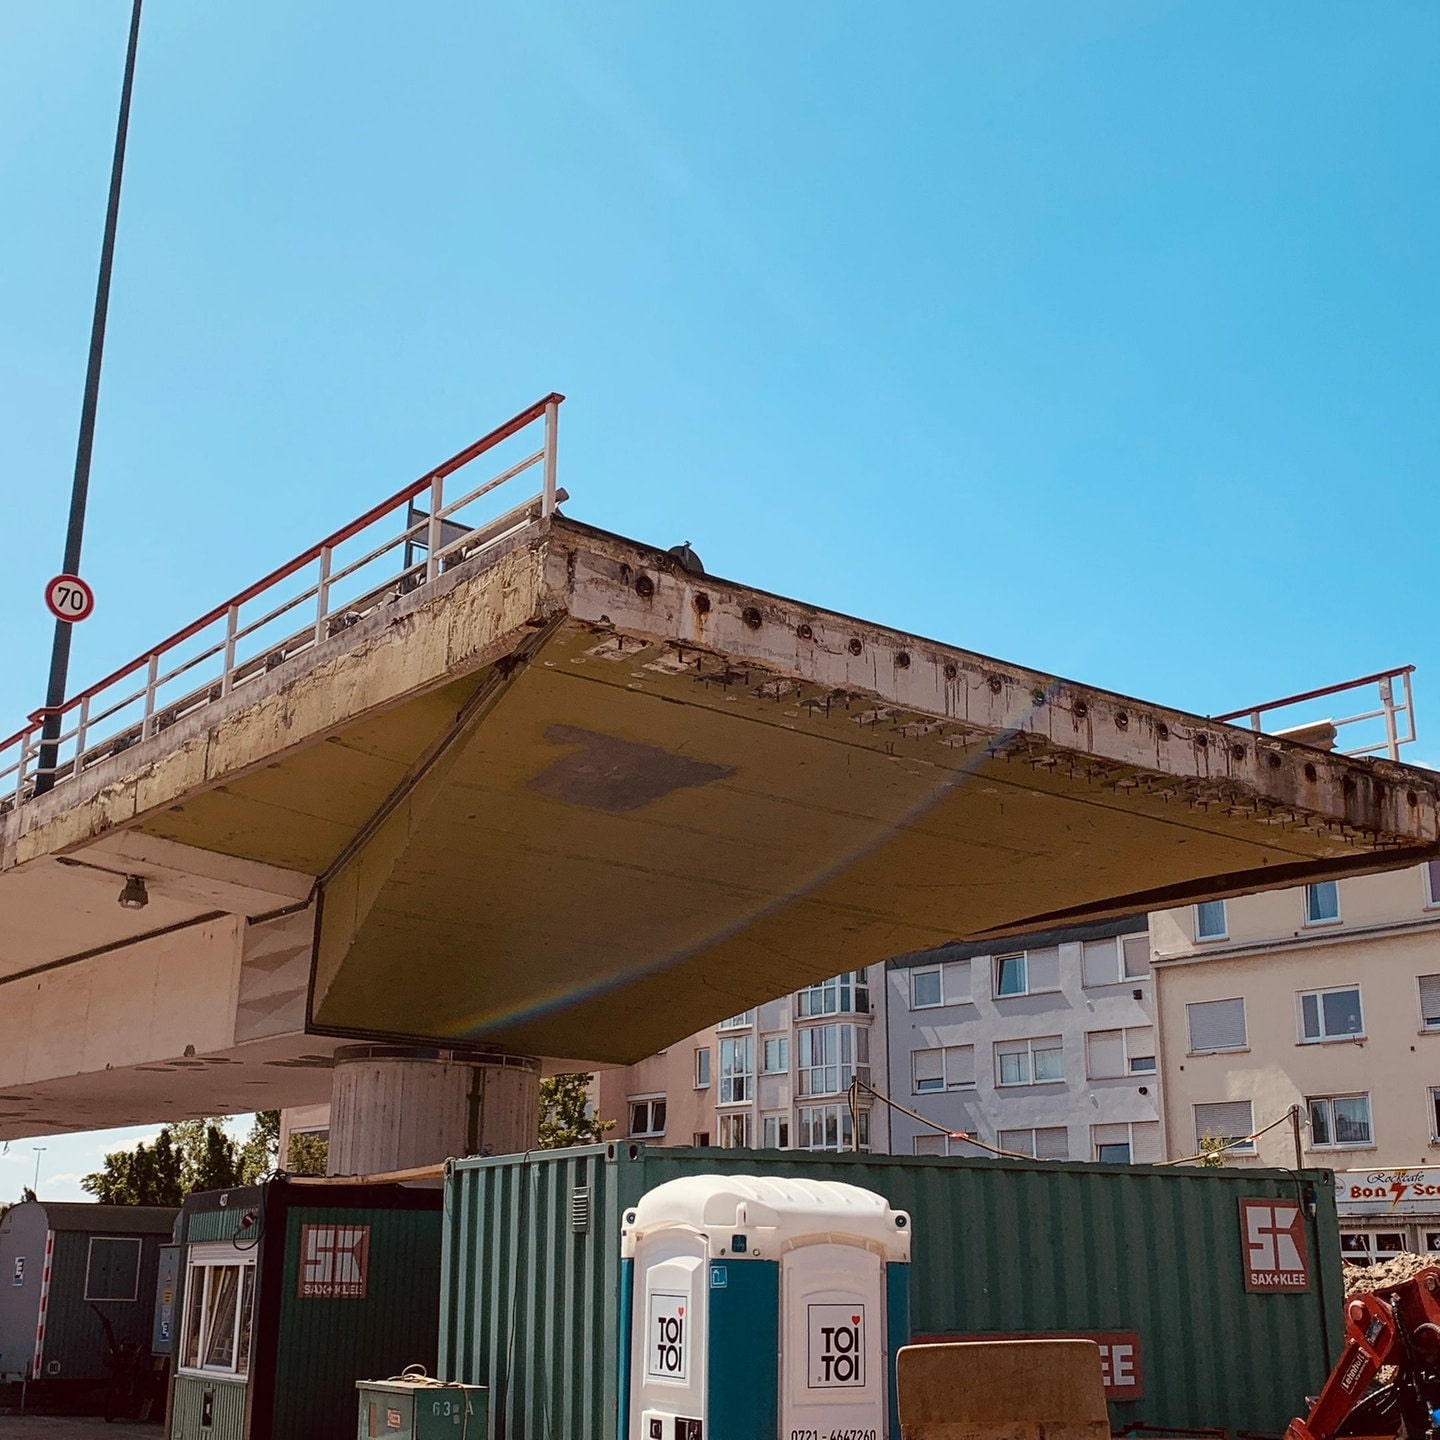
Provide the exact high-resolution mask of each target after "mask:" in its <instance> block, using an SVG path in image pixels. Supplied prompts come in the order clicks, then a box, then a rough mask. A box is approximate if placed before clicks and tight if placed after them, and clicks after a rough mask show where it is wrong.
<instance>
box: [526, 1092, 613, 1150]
mask: <svg viewBox="0 0 1440 1440" xmlns="http://www.w3.org/2000/svg"><path fill="white" fill-rule="evenodd" d="M592 1078H593V1077H592V1076H590V1075H556V1076H553V1077H552V1078H551V1079H549V1080H542V1081H541V1082H540V1148H541V1149H542V1150H561V1149H564V1147H565V1146H567V1145H593V1144H594V1143H595V1142H596V1141H597V1140H600V1139H601V1138H602V1137H603V1136H604V1134H605V1132H606V1131H607V1130H610V1129H613V1128H614V1125H615V1122H614V1121H613V1120H600V1119H597V1118H596V1116H595V1115H594V1114H593V1113H592V1112H591V1110H590V1081H591V1079H592Z"/></svg>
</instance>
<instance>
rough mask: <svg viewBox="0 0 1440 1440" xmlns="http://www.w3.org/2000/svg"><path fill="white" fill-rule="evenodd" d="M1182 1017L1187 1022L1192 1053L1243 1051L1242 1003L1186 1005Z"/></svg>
mask: <svg viewBox="0 0 1440 1440" xmlns="http://www.w3.org/2000/svg"><path fill="white" fill-rule="evenodd" d="M1185 1013H1186V1015H1187V1016H1188V1017H1189V1021H1190V1049H1191V1051H1192V1052H1195V1053H1197V1054H1202V1053H1204V1052H1205V1051H1208V1050H1243V1049H1244V1048H1245V1002H1244V1000H1202V1001H1200V1002H1198V1003H1197V1004H1194V1005H1187V1006H1186V1007H1185Z"/></svg>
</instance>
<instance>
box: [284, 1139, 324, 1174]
mask: <svg viewBox="0 0 1440 1440" xmlns="http://www.w3.org/2000/svg"><path fill="white" fill-rule="evenodd" d="M329 1158H330V1142H329V1141H328V1140H327V1139H326V1138H325V1137H324V1136H323V1135H307V1134H305V1133H304V1132H303V1131H302V1132H300V1133H299V1134H296V1135H292V1136H291V1137H290V1153H289V1154H288V1155H287V1156H286V1157H285V1168H286V1169H287V1170H288V1171H289V1172H290V1173H291V1174H292V1175H323V1174H324V1173H325V1166H326V1163H327V1161H328V1160H329Z"/></svg>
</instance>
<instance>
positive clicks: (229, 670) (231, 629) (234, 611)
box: [220, 605, 240, 695]
mask: <svg viewBox="0 0 1440 1440" xmlns="http://www.w3.org/2000/svg"><path fill="white" fill-rule="evenodd" d="M239 628H240V607H239V606H238V605H231V606H228V607H227V608H226V611H225V659H224V663H223V665H222V666H221V669H220V693H221V694H222V695H228V694H229V693H230V687H231V686H232V685H233V684H234V683H235V682H234V678H233V672H234V669H235V632H236V631H237V630H238V629H239Z"/></svg>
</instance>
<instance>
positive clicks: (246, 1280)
mask: <svg viewBox="0 0 1440 1440" xmlns="http://www.w3.org/2000/svg"><path fill="white" fill-rule="evenodd" d="M226 1248H227V1249H229V1250H230V1251H231V1254H233V1253H234V1250H233V1247H230V1246H227V1247H226ZM210 1255H211V1252H209V1251H208V1250H207V1251H199V1250H192V1252H191V1261H190V1265H189V1268H188V1269H187V1270H186V1274H185V1331H184V1335H183V1336H182V1339H181V1346H180V1366H181V1368H182V1369H186V1370H205V1371H209V1372H210V1373H211V1374H220V1375H245V1374H246V1373H247V1372H248V1371H249V1369H250V1328H251V1322H252V1319H253V1312H254V1308H255V1263H254V1261H253V1260H239V1261H237V1260H231V1259H229V1258H228V1257H227V1258H225V1259H223V1260H222V1261H221V1263H219V1264H209V1263H206V1262H207V1261H208V1260H209V1259H210ZM217 1258H218V1252H217Z"/></svg>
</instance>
